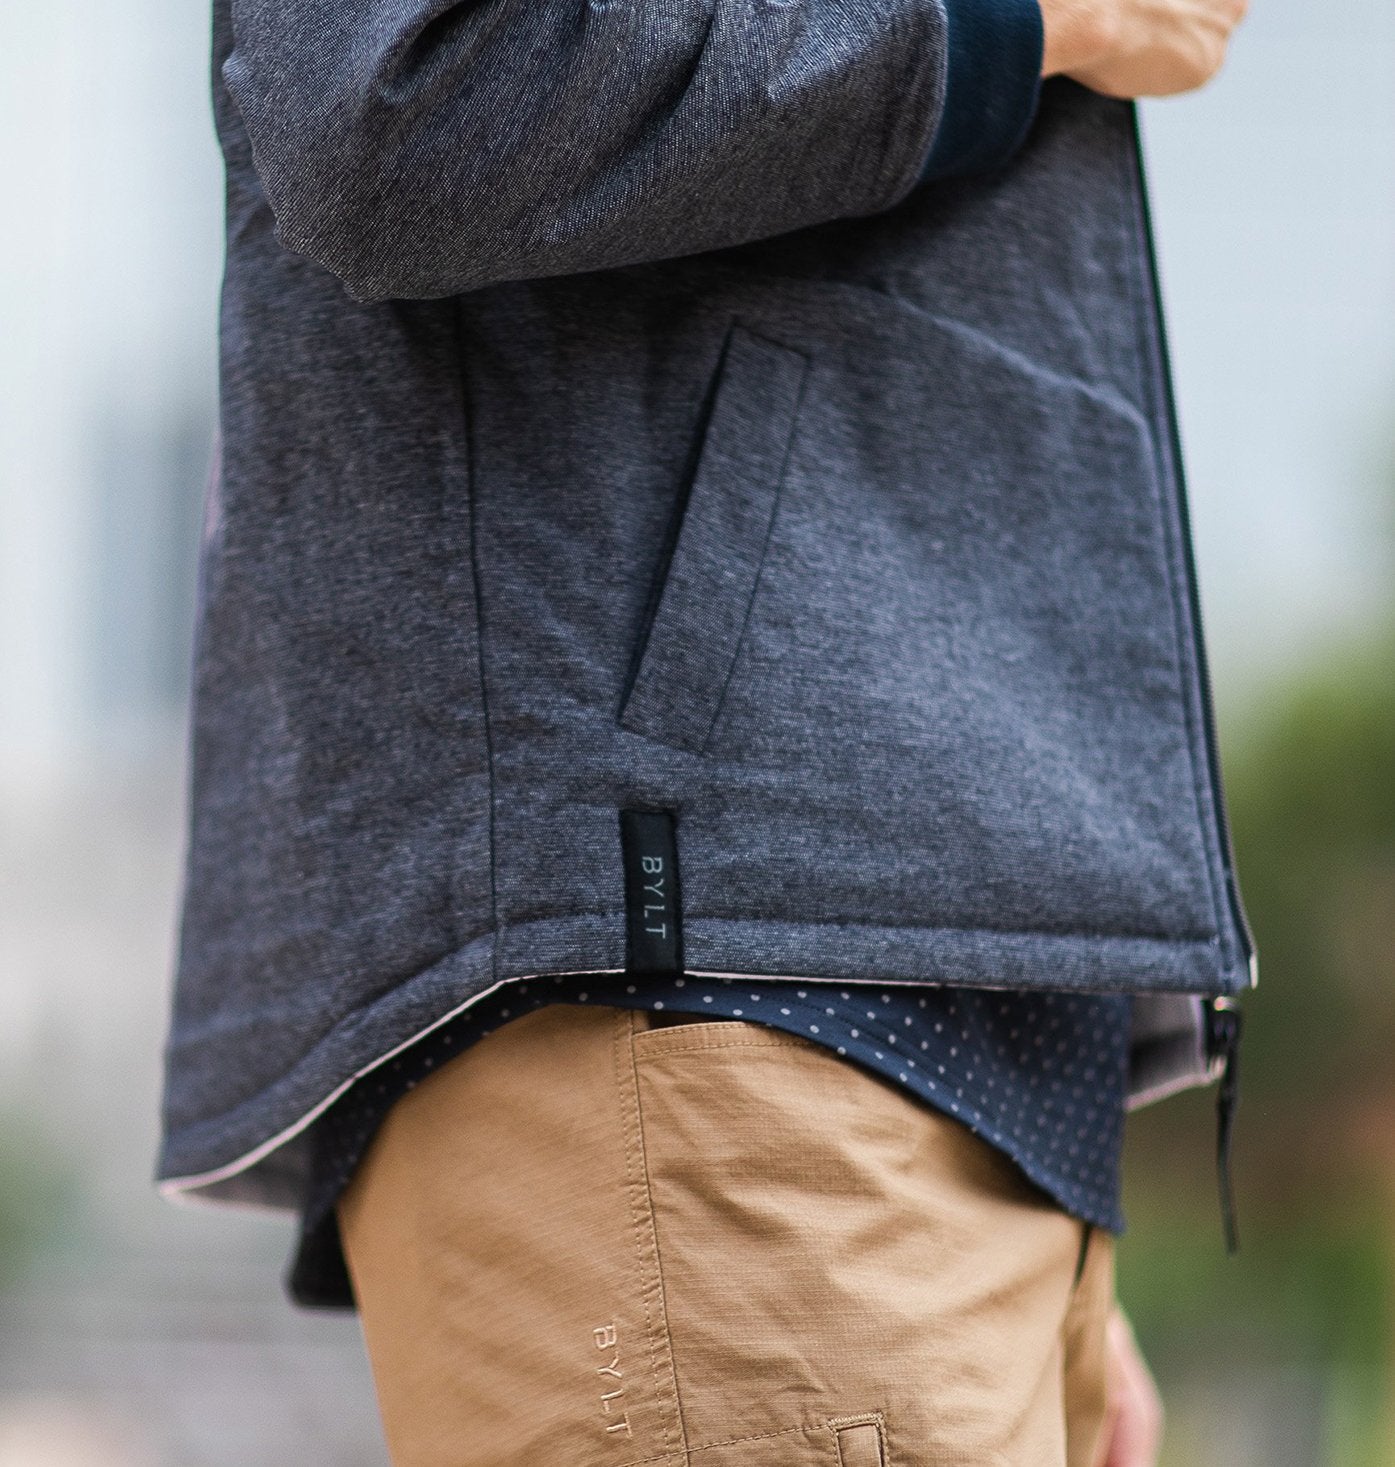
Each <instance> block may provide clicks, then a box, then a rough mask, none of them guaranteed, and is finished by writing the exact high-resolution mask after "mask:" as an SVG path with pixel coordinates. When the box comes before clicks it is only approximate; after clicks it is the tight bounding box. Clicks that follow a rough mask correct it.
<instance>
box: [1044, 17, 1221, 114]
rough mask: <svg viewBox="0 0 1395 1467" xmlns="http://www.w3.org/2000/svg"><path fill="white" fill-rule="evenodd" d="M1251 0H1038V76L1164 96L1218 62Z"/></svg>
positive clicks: (1189, 85)
mask: <svg viewBox="0 0 1395 1467" xmlns="http://www.w3.org/2000/svg"><path fill="white" fill-rule="evenodd" d="M1248 8H1249V0H1041V12H1042V22H1043V27H1044V30H1045V38H1046V42H1045V49H1044V53H1043V56H1042V68H1041V73H1042V75H1043V76H1056V75H1063V76H1069V77H1070V78H1071V79H1072V80H1074V81H1078V82H1080V83H1081V84H1082V85H1084V86H1087V87H1089V88H1091V90H1093V91H1096V92H1103V93H1104V94H1105V95H1106V96H1109V97H1166V96H1171V95H1172V94H1173V93H1176V92H1189V91H1191V90H1192V89H1193V88H1195V87H1199V86H1201V85H1202V84H1203V83H1204V82H1207V81H1210V79H1211V78H1212V77H1213V76H1214V75H1215V74H1216V72H1218V71H1219V70H1220V68H1221V63H1222V62H1223V61H1224V60H1225V53H1226V46H1227V44H1228V43H1229V41H1230V36H1231V32H1232V31H1233V30H1234V29H1235V27H1236V26H1237V25H1239V23H1240V21H1241V20H1242V19H1243V18H1244V16H1245V12H1246V10H1247V9H1248Z"/></svg>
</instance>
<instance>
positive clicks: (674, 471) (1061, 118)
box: [158, 0, 1252, 1207]
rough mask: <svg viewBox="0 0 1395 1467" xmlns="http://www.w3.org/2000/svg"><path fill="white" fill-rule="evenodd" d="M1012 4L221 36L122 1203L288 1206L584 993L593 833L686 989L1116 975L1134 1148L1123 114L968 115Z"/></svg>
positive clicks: (841, 2)
mask: <svg viewBox="0 0 1395 1467" xmlns="http://www.w3.org/2000/svg"><path fill="white" fill-rule="evenodd" d="M1013 3H1019V5H1020V0H1013ZM1029 3H1030V4H1031V5H1032V9H1031V11H1029V12H1023V11H1022V10H1021V9H1020V8H1018V9H1017V10H1015V11H1012V10H1011V5H1010V4H1009V3H1008V0H972V3H971V0H949V4H948V9H947V8H946V0H474V3H459V0H230V3H229V0H217V4H216V5H215V26H214V62H215V66H214V87H215V100H216V110H217V121H218V127H219V134H220V139H221V142H222V146H223V149H224V155H225V159H226V163H227V171H228V194H227V241H228V255H227V273H226V278H225V284H224V295H223V303H222V421H221V456H220V459H219V461H218V463H217V466H216V472H215V475H214V478H213V481H212V484H211V486H210V497H209V505H208V518H207V527H206V541H205V545H204V558H203V564H202V584H201V603H200V611H201V615H200V626H199V635H198V649H197V667H196V698H195V704H194V714H193V732H192V739H193V743H192V754H193V764H192V783H191V792H190V832H189V847H188V866H187V881H186V889H185V894H184V912H183V928H182V942H181V957H180V965H179V971H178V978H177V987H176V992H175V1000H174V1011H173V1016H172V1023H171V1029H170V1034H169V1043H168V1052H167V1074H166V1093H165V1111H164V1125H165V1131H164V1137H163V1145H162V1149H161V1154H160V1158H159V1162H158V1173H159V1178H160V1179H161V1181H162V1182H163V1183H164V1185H165V1186H166V1188H167V1189H168V1190H170V1191H171V1192H185V1193H201V1194H203V1195H205V1196H208V1197H210V1198H215V1199H224V1200H249V1201H260V1202H263V1203H267V1204H270V1205H272V1206H280V1207H292V1206H294V1205H295V1204H296V1202H297V1201H298V1197H299V1189H300V1185H301V1177H302V1172H303V1166H304V1147H303V1142H304V1139H305V1128H306V1126H307V1124H308V1122H309V1121H310V1120H311V1119H312V1118H313V1117H314V1115H316V1114H318V1113H319V1112H320V1111H321V1110H322V1109H323V1108H324V1106H325V1105H326V1104H328V1102H329V1101H330V1100H331V1099H332V1098H333V1097H334V1096H335V1095H336V1094H338V1093H340V1092H341V1091H342V1090H343V1089H344V1088H345V1087H346V1086H347V1085H348V1084H349V1083H350V1082H351V1081H352V1080H353V1078H354V1077H355V1076H357V1075H360V1074H362V1073H364V1072H365V1071H366V1070H368V1069H370V1068H371V1067H372V1066H373V1065H374V1064H375V1063H377V1062H379V1061H381V1060H382V1059H383V1058H384V1057H385V1056H386V1055H388V1054H389V1053H390V1052H392V1051H394V1050H396V1049H398V1048H401V1047H402V1046H404V1045H406V1044H407V1043H409V1042H410V1041H411V1040H412V1039H413V1038H414V1037H416V1036H418V1035H419V1034H421V1033H422V1032H423V1031H424V1030H426V1029H428V1028H430V1027H431V1026H433V1025H435V1024H437V1023H439V1022H441V1021H443V1020H444V1019H445V1018H446V1017H448V1016H449V1015H451V1014H452V1013H455V1012H458V1011H459V1010H460V1009H462V1008H463V1007H465V1006H466V1005H468V1004H469V1003H470V1002H472V1001H473V1000H475V999H477V998H479V997H480V996H481V995H483V994H484V993H486V992H489V991H491V990H492V989H494V988H497V987H498V986H499V985H500V984H501V983H506V982H508V981H510V980H513V979H517V978H519V977H522V976H525V975H531V974H539V973H548V972H578V971H590V970H595V971H617V970H623V969H625V968H626V967H627V966H629V967H631V968H633V967H634V963H633V955H634V953H633V947H632V945H631V943H630V940H629V939H630V938H632V937H633V933H631V932H628V931H627V909H626V872H625V870H624V869H623V862H622V842H621V830H620V826H621V820H620V812H621V811H622V810H630V809H637V810H667V811H670V812H672V815H673V819H674V826H673V829H674V833H675V838H676V853H677V856H678V860H679V868H680V870H679V873H678V879H679V880H680V881H681V901H678V896H677V894H675V897H674V900H675V907H674V909H673V911H672V913H671V915H672V916H674V917H675V918H676V917H681V923H682V927H681V932H682V963H683V966H684V967H685V968H686V969H687V970H689V971H693V972H699V973H721V974H760V975H790V976H798V977H799V978H801V979H802V980H804V981H811V982H812V981H821V980H822V981H840V980H841V981H846V980H848V979H876V980H877V981H880V982H884V983H911V984H915V983H936V982H951V983H958V984H985V985H989V986H1006V987H1014V988H1035V987H1041V988H1073V989H1113V990H1131V991H1133V992H1135V993H1138V994H1140V995H1145V997H1144V998H1143V999H1142V1001H1140V1002H1139V1003H1137V1004H1136V1008H1137V1010H1138V1020H1137V1030H1136V1035H1135V1038H1136V1041H1137V1042H1136V1049H1135V1068H1134V1075H1133V1081H1132V1087H1131V1098H1132V1100H1133V1101H1134V1103H1141V1102H1142V1101H1143V1100H1146V1099H1149V1098H1151V1097H1154V1096H1156V1095H1159V1094H1162V1093H1164V1092H1165V1091H1167V1090H1168V1089H1171V1088H1176V1087H1178V1086H1181V1085H1187V1084H1194V1083H1198V1082H1200V1081H1202V1080H1205V1079H1207V1078H1208V1077H1211V1078H1214V1076H1215V1074H1216V1073H1217V1065H1216V1059H1215V1053H1214V1048H1213V1047H1212V1046H1211V1045H1210V1044H1208V1042H1207V1041H1208V1033H1209V1030H1210V1027H1211V1026H1210V1024H1209V1023H1207V1022H1205V1021H1206V1016H1207V1014H1208V1013H1210V1012H1211V1010H1210V1008H1209V1007H1207V1006H1205V1005H1204V1004H1203V1002H1202V1000H1203V999H1204V998H1206V997H1209V996H1215V995H1229V994H1234V993H1236V992H1238V991H1240V990H1241V989H1243V988H1245V987H1246V986H1247V985H1248V984H1249V983H1250V982H1251V981H1252V959H1251V953H1252V944H1251V942H1250V938H1249V935H1248V932H1247V930H1246V927H1245V922H1244V918H1243V915H1242V913H1241V910H1240V906H1239V901H1238V896H1237V893H1236V889H1235V885H1234V880H1233V876H1232V871H1231V862H1230V857H1229V851H1228V838H1227V835H1226V832H1225V825H1224V814H1223V807H1222V797H1221V792H1220V786H1219V778H1218V773H1217V767H1216V754H1215V748H1214V739H1213V736H1212V732H1211V713H1210V707H1209V699H1208V694H1207V689H1206V672H1205V666H1204V659H1203V655H1202V645H1201V639H1200V629H1199V623H1198V611H1197V605H1196V594H1195V585H1194V575H1193V570H1192V566H1191V559H1190V548H1189V543H1188V530H1187V523H1186V514H1185V509H1184V502H1183V491H1182V483H1181V471H1180V465H1179V460H1178V450H1177V443H1176V437H1175V430H1174V425H1173V417H1172V405H1171V399H1170V393H1169V385H1168V378H1167V366H1166V358H1165V348H1164V345H1163V341H1162V334H1161V329H1160V313H1159V310H1158V302H1157V287H1156V280H1155V277H1154V274H1153V270H1152V259H1151V242H1150V236H1149V230H1148V222H1147V214H1146V206H1145V194H1144V186H1143V181H1142V176H1141V170H1140V163H1139V155H1138V147H1137V137H1136V131H1135V116H1134V109H1133V106H1132V104H1129V103H1126V102H1121V101H1117V100H1114V99H1110V98H1106V97H1103V96H1100V95H1097V94H1095V93H1093V92H1091V91H1088V90H1086V89H1085V88H1083V87H1081V86H1078V85H1076V84H1075V83H1073V82H1070V81H1067V80H1064V79H1053V80H1050V81H1048V82H1046V83H1044V84H1040V85H1039V95H1038V93H1037V90H1033V92H1032V94H1031V97H1030V101H1031V113H1030V115H1029V116H1028V115H1024V114H1023V113H1022V112H1021V109H1020V107H1018V108H1017V110H1016V111H1015V110H1014V103H1013V101H1012V98H1011V97H1009V96H1007V95H1006V93H1005V92H1004V89H1003V87H1002V86H1000V85H998V82H997V81H995V78H998V79H999V80H1001V78H1002V77H1003V76H1006V75H1007V74H1008V73H1010V72H1013V70H1014V68H1016V71H1017V73H1018V74H1020V71H1021V65H1020V64H1021V62H1022V59H1023V56H1024V51H1023V44H1024V41H1023V38H1024V36H1026V37H1027V38H1028V40H1027V43H1026V44H1027V50H1028V51H1031V47H1032V45H1033V44H1034V45H1035V46H1037V47H1038V48H1039V45H1040V31H1039V24H1040V21H1039V12H1038V11H1036V9H1035V0H1029ZM1028 15H1030V16H1034V17H1036V19H1035V21H1034V22H1029V21H1028V20H1027V19H1026V17H1027V16H1028ZM1030 24H1035V25H1036V26H1037V27H1038V29H1037V30H1036V31H1035V32H1033V31H1031V30H1030V29H1028V30H1026V31H1024V30H1023V26H1024V25H1028V26H1030ZM965 36H967V37H970V38H971V40H972V44H969V45H965V44H963V37H965ZM1033 36H1034V37H1035V40H1034V41H1033V40H1032V39H1031V38H1032V37H1033ZM956 37H958V39H956ZM234 38H235V39H234ZM995 48H998V49H997V50H995ZM1027 59H1028V60H1029V61H1030V63H1031V66H1032V68H1034V69H1035V68H1037V67H1039V50H1038V51H1036V52H1035V53H1033V54H1031V55H1029V56H1028V57H1027ZM1037 87H1038V84H1037V83H1036V81H1035V72H1034V71H1033V88H1034V89H1036V88H1037ZM1027 123H1030V126H1027V125H1026V124H1027ZM937 160H938V165H937Z"/></svg>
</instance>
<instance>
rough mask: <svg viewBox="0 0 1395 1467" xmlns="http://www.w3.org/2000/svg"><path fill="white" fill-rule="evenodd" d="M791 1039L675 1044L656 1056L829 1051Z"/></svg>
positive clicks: (794, 1036) (798, 1038)
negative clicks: (733, 1051) (730, 1051)
mask: <svg viewBox="0 0 1395 1467" xmlns="http://www.w3.org/2000/svg"><path fill="white" fill-rule="evenodd" d="M643 1032H646V1033H649V1032H653V1033H662V1032H663V1031H662V1030H653V1031H649V1030H645V1031H643ZM789 1039H790V1042H789V1043H788V1044H780V1043H774V1044H772V1043H770V1042H769V1041H764V1042H763V1041H761V1040H758V1039H732V1040H728V1041H726V1042H718V1043H715V1044H675V1045H674V1046H673V1047H672V1048H671V1049H670V1048H668V1047H667V1046H656V1047H655V1054H656V1057H657V1055H659V1054H693V1053H695V1052H701V1051H703V1050H708V1049H811V1050H813V1051H815V1052H816V1053H819V1054H822V1053H824V1052H825V1051H826V1049H827V1046H826V1045H822V1044H815V1043H814V1041H813V1040H812V1039H805V1038H804V1037H803V1036H802V1035H799V1034H791V1035H790V1036H789Z"/></svg>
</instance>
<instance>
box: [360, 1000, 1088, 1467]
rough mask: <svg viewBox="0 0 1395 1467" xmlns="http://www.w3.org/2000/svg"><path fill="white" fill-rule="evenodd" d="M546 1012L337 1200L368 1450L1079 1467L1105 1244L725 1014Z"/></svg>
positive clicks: (477, 1060)
mask: <svg viewBox="0 0 1395 1467" xmlns="http://www.w3.org/2000/svg"><path fill="white" fill-rule="evenodd" d="M655 1017H656V1016H654V1015H651V1014H649V1013H647V1012H644V1011H631V1010H629V1009H621V1008H611V1007H604V1006H601V1005H580V1004H553V1005H548V1006H545V1007H543V1008H541V1009H537V1010H535V1011H534V1012H532V1013H530V1014H527V1015H526V1016H524V1017H522V1018H519V1019H515V1020H512V1021H510V1022H509V1023H507V1024H504V1025H502V1026H501V1027H500V1028H498V1029H496V1030H494V1031H493V1032H492V1033H490V1034H489V1035H487V1036H486V1037H485V1038H484V1039H482V1040H480V1041H479V1042H478V1043H477V1044H476V1045H474V1046H473V1047H472V1048H470V1049H468V1050H466V1051H465V1052H464V1053H463V1054H460V1055H458V1056H456V1057H455V1058H454V1059H452V1060H451V1061H450V1062H449V1063H447V1064H445V1065H443V1066H442V1067H441V1069H440V1070H439V1071H437V1072H436V1073H435V1074H434V1075H432V1076H431V1077H430V1078H429V1079H428V1080H426V1081H425V1082H423V1083H422V1084H420V1085H419V1086H418V1087H417V1088H416V1089H414V1090H412V1091H410V1092H408V1094H406V1095H405V1096H404V1097H403V1098H402V1099H401V1100H400V1101H398V1102H397V1103H396V1104H395V1105H394V1107H393V1109H392V1110H391V1111H390V1112H389V1114H388V1116H387V1119H386V1121H385V1123H384V1125H383V1127H382V1129H381V1130H380V1131H379V1133H378V1135H377V1136H376V1137H375V1139H374V1141H373V1143H372V1145H371V1146H370V1148H369V1150H368V1152H367V1153H366V1155H365V1157H364V1160H363V1162H362V1164H361V1166H360V1168H359V1170H358V1171H357V1173H356V1174H355V1176H354V1178H353V1180H352V1181H351V1183H350V1185H349V1187H348V1189H347V1191H346V1192H345V1194H344V1196H343V1198H342V1200H341V1203H340V1207H339V1218H340V1224H341V1230H342V1235H343V1240H344V1249H345V1254H346V1257H347V1259H348V1263H349V1268H350V1272H351V1275H352V1277H353V1281H354V1286H355V1291H356V1294H357V1298H358V1302H359V1308H360V1315H361V1319H362V1323H363V1329H364V1334H365V1338H366V1341H367V1348H368V1354H369V1358H370V1361H371V1363H372V1367H373V1372H374V1377H375V1381H376V1386H377V1391H378V1400H379V1405H380V1408H381V1412H382V1417H383V1422H384V1427H385V1431H386V1436H387V1441H388V1444H389V1447H390V1450H391V1454H392V1460H393V1462H394V1464H396V1467H641V1464H643V1467H738V1464H740V1467H1091V1464H1092V1462H1093V1460H1094V1454H1095V1451H1096V1445H1097V1439H1098V1437H1099V1435H1100V1433H1101V1432H1102V1430H1103V1423H1104V1412H1105V1359H1104V1327H1105V1320H1106V1318H1107V1316H1108V1313H1109V1311H1110V1309H1111V1307H1112V1305H1113V1301H1114V1256H1113V1243H1114V1240H1113V1238H1112V1237H1111V1235H1110V1234H1108V1233H1107V1232H1104V1231H1101V1230H1098V1229H1093V1230H1092V1229H1090V1228H1088V1227H1087V1226H1086V1225H1085V1224H1083V1223H1081V1222H1080V1221H1078V1220H1076V1219H1074V1218H1072V1217H1070V1216H1069V1215H1068V1214H1067V1213H1065V1212H1063V1211H1062V1210H1061V1209H1060V1208H1059V1207H1057V1206H1055V1205H1054V1204H1053V1203H1052V1202H1051V1201H1050V1200H1049V1199H1047V1198H1046V1196H1045V1194H1044V1193H1042V1192H1040V1191H1039V1190H1038V1189H1036V1188H1035V1187H1034V1186H1032V1184H1031V1183H1030V1182H1028V1181H1027V1180H1026V1178H1025V1177H1024V1176H1023V1175H1022V1173H1021V1172H1020V1171H1019V1170H1018V1169H1017V1168H1016V1167H1015V1166H1014V1164H1013V1163H1012V1162H1011V1161H1010V1160H1008V1158H1007V1157H1006V1156H1004V1155H1003V1154H1002V1153H1001V1152H1000V1151H998V1150H997V1149H996V1148H994V1147H993V1146H991V1145H989V1144H988V1143H987V1142H985V1141H983V1140H981V1139H979V1138H978V1137H976V1136H975V1135H974V1134H973V1133H972V1132H970V1131H969V1130H968V1128H967V1127H965V1126H964V1125H962V1124H960V1123H959V1122H958V1121H956V1120H954V1119H952V1118H950V1117H947V1116H945V1115H943V1114H942V1113H941V1112H939V1111H937V1110H935V1109H933V1108H932V1107H930V1106H929V1105H926V1104H921V1103H920V1102H918V1101H917V1100H916V1099H915V1098H914V1097H913V1096H910V1095H908V1094H907V1093H906V1092H904V1091H902V1090H900V1089H899V1088H898V1087H896V1086H895V1085H894V1084H892V1083H891V1082H890V1081H885V1080H882V1079H880V1078H879V1077H877V1076H875V1075H873V1074H871V1073H870V1072H869V1071H866V1070H863V1069H861V1068H859V1067H858V1066H856V1065H854V1064H852V1063H850V1062H849V1061H846V1060H843V1059H840V1058H839V1057H838V1056H837V1055H835V1054H834V1053H833V1052H832V1051H830V1050H828V1049H825V1048H823V1047H821V1046H820V1045H817V1044H815V1043H814V1042H813V1041H812V1040H807V1039H804V1038H801V1037H800V1036H798V1035H795V1034H789V1033H785V1032H783V1031H781V1030H776V1029H772V1028H769V1027H767V1026H765V1025H761V1024H757V1023H753V1022H747V1021H744V1020H722V1021H704V1020H703V1019H701V1018H692V1017H691V1016H686V1015H683V1016H672V1017H673V1018H674V1019H676V1020H678V1022H665V1020H667V1019H669V1016H661V1018H660V1020H659V1022H651V1020H654V1019H655Z"/></svg>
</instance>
